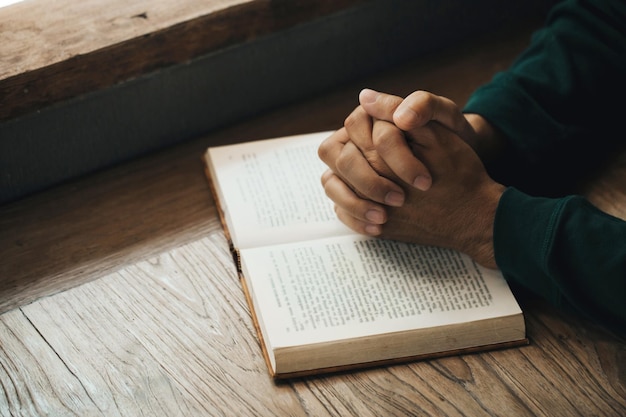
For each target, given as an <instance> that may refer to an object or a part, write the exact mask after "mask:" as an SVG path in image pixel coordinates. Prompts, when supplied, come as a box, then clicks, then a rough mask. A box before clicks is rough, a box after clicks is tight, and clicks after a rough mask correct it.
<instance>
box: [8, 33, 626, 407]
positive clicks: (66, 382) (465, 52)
mask: <svg viewBox="0 0 626 417" xmlns="http://www.w3.org/2000/svg"><path fill="white" fill-rule="evenodd" d="M529 29H530V28H524V29H523V30H514V31H509V32H506V33H502V34H498V35H497V36H494V37H490V38H484V39H479V40H476V41H472V42H468V43H467V44H465V45H461V46H459V47H458V48H455V49H453V50H448V51H443V52H441V53H439V54H437V55H433V56H430V57H424V58H422V59H420V60H417V61H415V62H411V63H409V64H407V65H405V66H403V67H402V68H398V69H397V70H394V71H391V72H388V73H385V74H381V75H380V76H378V77H375V78H372V79H368V80H360V81H355V83H354V84H353V85H350V86H346V87H345V88H343V89H341V90H337V91H334V92H331V93H328V94H325V95H323V96H320V97H318V98H314V99H311V100H309V101H307V102H304V103H298V104H294V105H293V106H291V107H289V108H286V109H280V110H278V111H275V112H272V113H269V114H265V115H261V116H259V117H258V118H256V119H254V120H248V121H245V122H243V123H241V124H239V125H236V126H232V127H230V128H226V129H223V130H221V131H217V132H213V133H211V134H209V135H207V136H206V137H202V138H199V139H198V140H196V141H193V142H190V143H186V144H184V145H181V146H178V147H176V148H173V149H168V150H167V151H164V152H161V153H158V154H154V155H151V156H148V157H146V158H143V159H141V160H137V161H133V162H130V163H128V164H124V165H121V166H118V167H116V168H113V169H110V170H108V171H105V172H101V173H98V174H96V175H93V176H90V177H88V178H84V179H81V180H78V181H75V182H72V183H69V184H65V185H63V186H60V187H57V188H55V189H53V190H50V191H47V192H44V193H41V194H39V195H35V196H33V197H30V198H27V199H25V200H22V201H18V202H15V203H12V204H9V205H5V206H2V207H0V259H1V261H0V262H1V264H0V313H1V315H0V381H1V384H0V416H8V415H20V416H21V415H52V416H59V415H80V416H99V415H103V416H136V415H147V416H179V415H180V416H195V415H202V416H207V415H216V416H217V415H228V416H230V415H233V416H273V415H290V416H303V415H310V416H326V415H333V416H346V415H356V416H387V415H400V416H405V415H450V416H455V415H467V416H480V415H498V416H518V415H523V416H531V415H539V416H575V415H580V416H590V415H602V416H620V415H625V414H626V344H625V341H624V339H623V338H620V337H618V336H616V335H613V334H611V333H609V332H607V331H605V330H602V329H601V328H598V327H597V326H595V325H593V324H591V323H588V322H586V321H584V320H581V319H580V318H578V317H575V316H572V315H568V314H566V313H563V312H559V311H557V310H555V309H553V308H551V307H550V306H548V305H546V304H545V303H544V302H542V301H540V300H538V299H536V298H533V297H530V296H527V295H523V294H520V302H521V304H522V307H523V310H524V312H525V315H526V320H527V327H528V336H529V338H530V340H531V343H530V345H529V346H526V347H522V348H515V349H508V350H501V351H494V352H486V353H479V354H471V355H465V356H458V357H448V358H443V359H437V360H431V361H424V362H417V363H411V364H404V365H397V366H390V367H384V368H377V369H371V370H366V371H361V372H353V373H346V374H338V375H329V376H324V377H317V378H310V379H302V380H294V381H288V382H285V383H280V384H275V383H274V382H272V380H270V378H269V377H268V374H267V370H266V366H265V363H264V361H263V358H262V356H261V351H260V348H259V345H258V341H257V338H256V335H255V332H254V329H253V326H252V321H251V319H250V314H249V310H248V307H247V305H246V303H245V300H244V296H243V293H242V291H241V287H240V284H239V282H238V278H237V276H236V273H235V267H234V265H233V262H232V258H231V256H230V253H229V251H228V246H227V242H226V240H225V238H224V234H223V233H222V229H221V226H220V223H219V220H218V217H217V213H216V208H215V205H214V202H213V201H212V199H211V195H210V192H209V189H208V186H207V183H206V180H205V177H204V173H203V167H202V163H201V160H200V156H201V154H202V152H203V150H204V149H205V148H206V147H207V146H209V145H215V144H219V143H230V142H237V141H244V140H252V139H261V138H265V137H274V136H283V135H290V134H298V133H306V132H312V131H317V130H327V129H333V128H337V127H339V126H340V125H341V123H342V122H343V119H344V117H345V116H346V115H347V114H348V113H349V112H350V111H351V110H352V108H353V107H354V106H355V105H356V103H357V101H356V97H357V94H358V91H359V90H360V88H362V87H365V86H368V87H372V88H377V89H380V90H383V91H389V92H392V93H395V94H400V95H405V94H408V93H409V92H411V91H413V90H415V89H418V88H420V89H429V90H431V91H434V92H436V93H438V94H442V95H446V96H448V97H451V98H453V99H454V100H456V101H457V102H459V103H463V102H464V101H465V100H466V99H467V97H468V95H469V94H470V92H471V91H472V90H473V89H474V88H475V87H476V86H478V85H479V84H481V83H483V82H485V81H487V80H489V79H490V78H491V76H492V75H493V73H494V72H495V71H497V70H499V69H503V68H505V67H506V66H507V65H508V64H509V63H510V61H511V59H512V57H513V56H514V55H515V54H516V53H517V52H518V51H519V50H520V49H521V48H522V47H524V46H525V44H526V42H527V40H528V33H529V32H528V30H529ZM622 174H626V160H625V158H622V159H621V160H620V159H616V162H615V164H614V165H613V168H611V170H610V175H607V176H605V177H603V178H606V179H603V180H596V181H594V182H593V183H592V185H591V186H589V188H588V192H589V194H590V196H591V197H590V198H591V199H592V201H594V202H595V203H597V204H598V205H600V206H601V207H603V208H604V209H606V210H607V211H610V212H612V213H615V214H617V215H621V216H622V217H624V218H626V210H624V208H626V193H625V192H624V190H625V189H626V187H625V186H624V184H626V183H625V182H624V179H625V178H626V175H622Z"/></svg>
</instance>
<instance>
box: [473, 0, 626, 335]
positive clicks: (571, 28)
mask: <svg viewBox="0 0 626 417" xmlns="http://www.w3.org/2000/svg"><path fill="white" fill-rule="evenodd" d="M625 97H626V2H625V1H609V0H605V1H584V0H579V1H574V0H572V1H570V0H566V1H563V2H561V3H559V4H558V5H557V6H555V8H554V9H553V10H552V11H551V13H550V14H549V16H548V19H547V22H546V25H545V27H544V28H543V29H541V30H539V31H538V32H537V33H535V34H534V35H533V38H532V41H531V44H530V46H529V48H528V49H527V50H526V51H525V52H524V53H523V54H522V55H520V57H519V58H518V59H517V60H516V61H515V62H514V63H513V65H512V66H511V68H510V69H509V70H507V71H506V72H502V73H499V74H496V76H495V77H494V78H493V80H492V81H491V82H490V83H489V84H487V85H485V86H482V87H481V88H479V89H478V90H477V91H476V92H475V93H474V94H473V95H472V97H471V98H470V100H469V101H468V103H467V105H466V107H465V109H464V111H465V112H468V113H477V114H480V115H482V116H483V117H484V118H485V119H487V120H489V121H490V123H492V124H493V125H494V126H496V127H498V128H499V129H500V130H501V131H502V132H503V133H504V134H505V136H506V137H507V139H508V149H507V151H506V152H505V155H504V156H503V158H501V159H499V160H498V161H497V162H496V163H495V164H493V166H488V169H489V171H490V173H491V175H492V176H493V177H494V178H495V179H496V180H498V181H500V182H502V183H504V184H505V185H507V186H509V188H508V189H507V190H506V191H505V193H504V195H503V196H502V198H501V200H500V203H499V206H498V210H497V212H496V219H495V225H494V247H495V257H496V262H497V264H498V266H499V268H500V269H501V270H502V272H503V274H504V276H505V277H506V278H507V279H508V280H509V281H511V282H515V283H518V284H521V285H522V286H524V287H526V288H528V289H530V290H532V291H534V292H535V293H537V294H539V295H541V296H543V297H545V298H546V299H547V300H549V301H550V302H552V303H553V304H555V305H556V306H559V307H563V308H573V309H575V310H577V311H579V312H581V313H583V314H585V315H587V316H589V317H591V318H594V319H596V320H598V321H599V322H601V323H603V324H605V325H608V326H610V327H613V328H614V329H617V330H618V331H622V332H623V331H625V330H626V222H625V221H623V220H620V219H617V218H615V217H612V216H610V215H608V214H606V213H603V212H601V211H600V210H598V209H596V208H595V207H593V206H592V205H591V204H589V203H588V202H587V201H586V200H585V199H584V198H582V197H580V196H576V195H570V194H572V190H573V189H575V187H576V185H577V180H578V178H579V174H580V173H584V172H588V171H589V170H590V169H593V167H594V166H596V165H598V164H601V163H602V156H603V155H606V154H607V153H610V151H611V148H612V147H614V146H615V145H617V144H618V142H621V143H623V142H624V141H626V134H625V133H624V132H625V131H626V129H625V128H624V125H625V123H626V120H625V117H626V106H625V105H624V98H625Z"/></svg>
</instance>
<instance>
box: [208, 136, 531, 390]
mask: <svg viewBox="0 0 626 417" xmlns="http://www.w3.org/2000/svg"><path fill="white" fill-rule="evenodd" d="M330 134H331V132H321V133H314V134H306V135H300V136H292V137H285V138H277V139H267V140H261V141H255V142H247V143H241V144H235V145H227V146H219V147H211V148H209V149H207V151H206V153H205V155H204V162H205V166H206V172H207V177H208V178H209V183H210V185H211V189H212V192H213V193H214V197H215V200H216V202H217V205H218V210H219V212H220V215H221V219H222V223H223V225H224V229H225V232H226V234H227V237H228V239H229V241H230V243H231V249H232V250H233V253H234V254H235V257H236V260H237V262H238V267H239V271H240V275H241V281H242V284H243V288H244V290H245V293H246V297H247V299H248V303H249V305H250V309H251V312H252V316H253V319H254V321H255V326H256V328H257V331H258V333H259V338H260V341H261V347H262V350H263V353H264V356H265V359H266V361H267V364H268V368H269V371H270V374H271V375H272V376H273V377H276V378H281V377H283V378H284V377H292V376H301V375H307V374H316V373H321V372H331V371H338V370H344V369H351V368H357V367H364V366H374V365H381V364H387V363H395V362H399V361H407V360H416V359H421V358H429V357H436V356H443V355H451V354H458V353H462V352H471V351H478V350H485V349H490V348H497V347H508V346H517V345H521V344H526V343H528V342H527V339H526V331H525V325H524V317H523V315H522V311H521V309H520V307H519V305H518V303H517V302H516V300H515V298H514V296H513V294H512V293H511V291H510V289H509V287H508V285H507V283H506V281H505V280H504V279H503V277H502V275H501V274H500V272H499V271H496V270H490V269H485V268H482V267H481V266H479V265H477V264H476V263H475V262H473V261H472V260H471V259H470V258H469V257H467V256H466V255H463V254H461V253H458V252H454V251H451V250H447V249H441V248H435V247H424V246H417V245H411V244H405V243H401V242H396V241H390V240H383V239H375V238H368V237H364V236H361V235H357V234H355V233H354V232H352V231H351V230H350V229H348V228H347V227H346V226H344V225H343V224H342V223H341V222H340V221H339V220H337V218H336V216H335V213H334V210H333V207H332V202H331V201H330V200H329V199H328V198H327V197H326V195H325V193H324V190H323V188H322V186H321V182H320V177H321V174H322V172H323V171H324V170H325V165H324V164H323V163H322V162H321V161H320V160H319V158H318V156H317V148H318V146H319V144H320V143H321V141H322V140H323V139H325V138H326V137H328V136H329V135H330Z"/></svg>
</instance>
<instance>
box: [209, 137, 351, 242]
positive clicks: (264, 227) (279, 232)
mask: <svg viewBox="0 0 626 417" xmlns="http://www.w3.org/2000/svg"><path fill="white" fill-rule="evenodd" d="M331 133H332V132H321V133H314V134H308V135H301V136H293V137H286V138H279V139H269V140H264V141H256V142H248V143H241V144H236V145H227V146H221V147H215V148H209V150H208V151H207V152H208V154H207V155H208V157H210V160H211V166H212V171H211V175H212V177H213V180H214V182H216V183H217V184H216V185H217V187H218V193H219V198H220V203H221V205H222V207H223V209H224V213H225V217H226V222H227V226H228V228H229V232H230V234H231V238H232V240H233V243H234V245H235V247H236V248H245V247H255V246H260V245H271V244H275V243H281V242H289V241H295V240H299V239H315V238H319V237H323V236H332V235H337V234H343V233H351V231H350V230H349V229H348V228H347V227H346V226H344V225H343V224H342V223H341V222H340V221H339V220H337V218H336V215H335V212H334V210H333V204H332V201H330V199H328V198H327V197H326V195H325V193H324V189H323V187H322V185H321V181H320V178H321V176H322V173H323V172H324V170H325V169H326V165H325V164H324V163H323V162H322V161H321V160H320V159H319V157H318V155H317V149H318V147H319V144H320V143H321V142H322V141H323V140H324V139H325V138H327V137H328V136H330V134H331Z"/></svg>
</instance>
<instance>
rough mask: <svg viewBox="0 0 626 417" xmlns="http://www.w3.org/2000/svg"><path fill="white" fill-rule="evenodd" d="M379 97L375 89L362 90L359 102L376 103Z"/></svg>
mask: <svg viewBox="0 0 626 417" xmlns="http://www.w3.org/2000/svg"><path fill="white" fill-rule="evenodd" d="M377 98H378V93H377V92H376V91H374V90H370V89H369V88H365V89H363V90H361V93H360V94H359V102H361V104H371V103H374V102H375V101H376V99H377Z"/></svg>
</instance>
